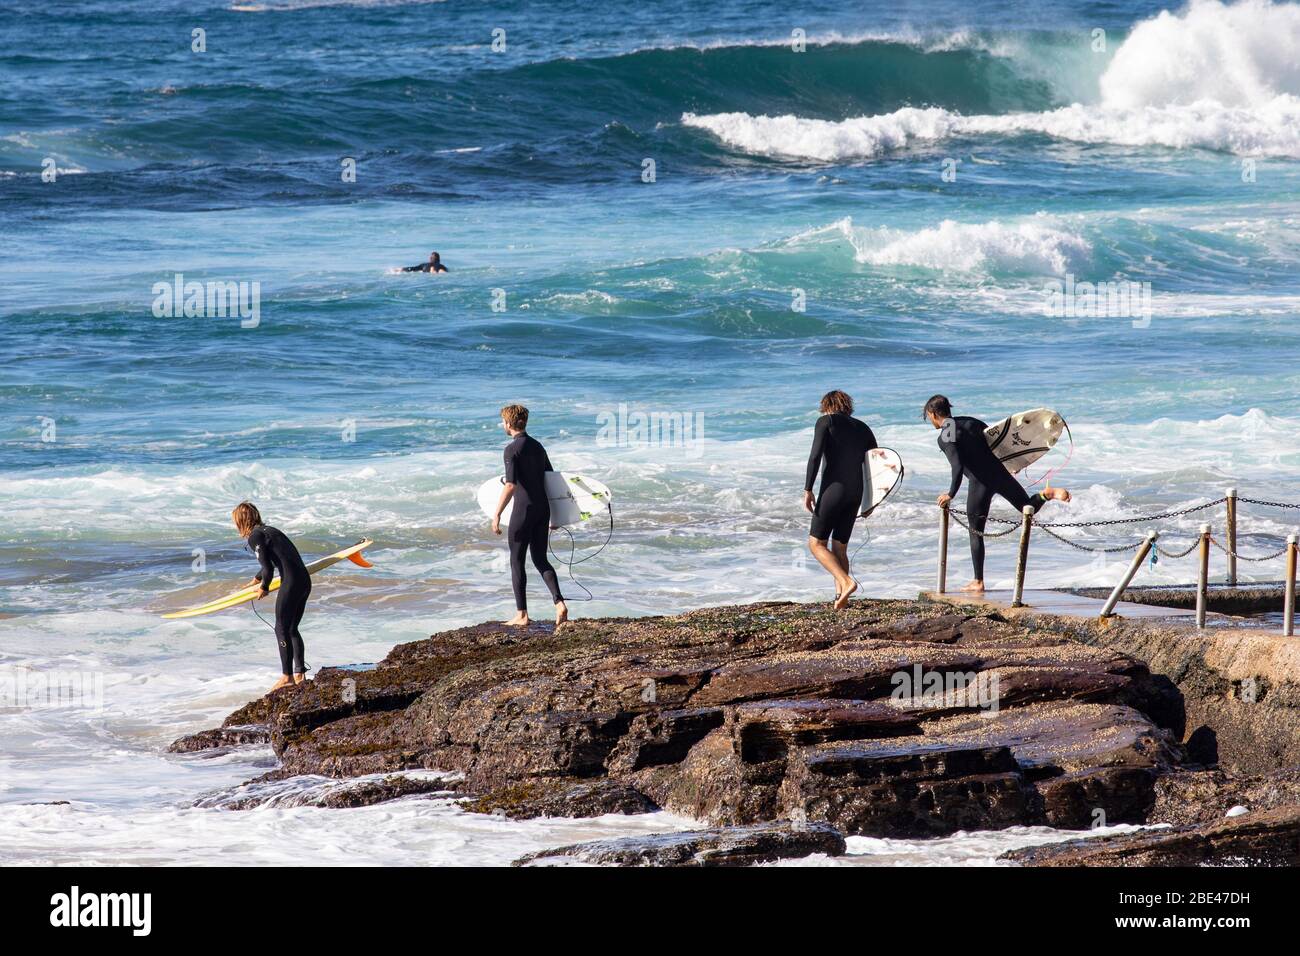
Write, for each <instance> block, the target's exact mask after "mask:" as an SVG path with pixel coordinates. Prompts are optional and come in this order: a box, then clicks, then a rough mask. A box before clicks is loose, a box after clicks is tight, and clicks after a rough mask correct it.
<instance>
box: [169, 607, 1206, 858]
mask: <svg viewBox="0 0 1300 956" xmlns="http://www.w3.org/2000/svg"><path fill="white" fill-rule="evenodd" d="M1185 714H1186V709H1185V701H1184V699H1183V695H1182V694H1181V693H1180V692H1179V690H1178V688H1177V687H1176V686H1175V685H1174V683H1172V682H1171V681H1170V680H1169V679H1168V678H1166V677H1163V676H1161V675H1158V674H1153V673H1152V672H1151V670H1150V669H1149V668H1148V666H1147V665H1146V664H1145V663H1143V662H1142V661H1141V660H1140V659H1138V657H1136V656H1130V655H1129V654H1126V653H1123V652H1121V651H1118V650H1116V649H1114V648H1111V647H1105V646H1100V645H1093V646H1090V645H1089V644H1087V643H1085V642H1083V641H1081V640H1080V639H1078V636H1077V635H1073V634H1066V633H1057V632H1055V631H1053V630H1051V629H1049V628H1044V627H1042V626H1039V625H1037V624H1035V623H1033V622H1022V621H1016V620H1008V619H1006V618H1004V617H1003V616H1002V615H1000V614H999V613H998V612H996V611H993V610H988V609H983V610H981V609H969V610H968V609H954V608H953V607H951V606H948V605H943V604H931V603H928V602H913V601H858V602H854V603H853V604H852V605H851V606H850V608H849V609H847V610H846V611H844V612H840V613H836V612H833V611H831V610H830V609H829V608H827V607H825V606H824V605H822V606H810V605H799V604H787V603H767V604H756V605H750V606H745V607H732V608H719V609H707V610H701V611H693V612H690V613H686V614H680V615H676V616H671V617H659V618H638V619H627V620H622V619H606V620H589V621H579V622H576V623H572V624H570V625H568V626H567V627H565V628H564V629H563V630H561V631H560V632H559V633H555V632H554V631H552V630H551V629H549V628H540V627H539V628H534V629H530V630H527V631H522V632H521V631H518V630H515V629H512V628H505V627H502V626H498V625H480V626H476V627H469V628H462V629H459V630H454V631H448V632H446V633H442V634H437V635H434V636H433V637H431V638H429V639H427V640H423V641H417V642H414V643H410V644H403V645H399V646H397V647H395V648H394V649H393V650H392V651H391V652H390V653H389V655H388V656H387V657H386V658H385V659H384V660H383V661H381V662H380V663H379V664H378V665H377V666H376V667H375V668H374V669H372V670H363V671H358V670H344V669H332V668H326V669H323V670H321V671H320V672H319V673H318V675H317V677H316V679H315V680H313V681H310V682H309V683H308V684H307V685H305V686H303V687H300V688H292V689H286V690H284V691H281V692H277V693H276V694H274V695H271V696H268V697H265V698H262V699H260V700H257V701H254V702H252V703H250V704H248V705H247V706H245V707H243V708H241V709H240V710H238V711H236V712H235V713H233V714H231V715H230V716H229V717H228V718H227V719H226V721H225V724H224V725H223V727H222V728H217V729H214V730H210V731H204V732H202V733H199V734H196V735H193V736H190V737H186V738H182V739H181V740H178V741H177V742H176V743H175V744H174V745H173V750H176V751H178V752H195V751H202V750H205V749H208V748H229V747H231V746H237V745H240V744H241V743H257V742H262V741H269V743H270V744H271V746H272V747H273V748H274V750H275V753H276V755H277V756H278V757H279V760H280V768H279V769H278V770H276V771H274V772H273V773H272V774H270V775H268V778H267V779H274V780H284V779H286V778H290V777H294V776H298V775H314V776H316V777H325V778H334V779H350V778H357V777H367V778H371V779H373V778H374V775H385V774H394V773H401V772H405V771H415V770H438V771H444V772H449V773H454V774H457V775H458V777H457V784H456V786H457V792H458V794H459V795H460V798H461V799H463V800H464V801H465V805H466V806H467V807H468V808H469V809H471V810H478V811H481V812H493V813H498V814H501V813H504V814H507V815H509V816H512V817H528V816H537V815H554V816H594V815H599V814H603V813H610V812H616V813H640V812H646V811H650V810H654V809H657V808H662V809H666V810H670V811H673V812H676V813H680V814H685V815H689V816H692V817H694V818H696V819H699V820H701V821H703V822H704V823H706V824H708V825H710V826H712V827H723V828H734V827H747V828H753V827H759V828H760V829H758V830H755V831H752V832H751V834H750V837H748V838H747V839H749V840H750V842H749V843H746V842H745V839H742V838H741V836H739V835H738V836H737V841H738V842H734V846H735V847H739V849H737V850H736V851H735V852H734V853H720V851H717V850H716V847H717V846H718V845H721V844H718V843H717V842H716V839H715V838H714V837H709V838H708V839H704V838H701V839H704V842H703V843H701V842H699V841H698V840H697V841H696V842H691V840H690V839H686V838H683V839H682V840H676V839H674V840H668V841H667V842H666V844H664V846H660V847H656V848H654V849H653V850H645V849H644V848H636V847H633V848H623V849H619V848H614V849H611V848H610V847H604V848H603V849H602V848H592V847H588V848H580V849H577V850H575V849H572V848H570V849H567V850H566V851H565V855H566V856H572V857H575V858H578V859H582V860H588V861H595V862H637V861H640V862H645V861H646V860H647V859H649V860H650V861H651V862H654V861H655V860H656V859H657V857H655V854H656V853H658V852H659V851H660V850H663V852H665V853H667V854H668V855H669V856H673V857H674V858H675V859H676V858H678V857H680V858H681V859H682V860H688V861H697V860H704V859H706V858H712V857H711V856H710V854H713V856H716V858H717V859H718V860H726V859H731V858H734V859H737V860H748V859H749V857H747V856H746V853H750V851H749V850H746V849H745V847H746V846H751V847H752V846H758V847H767V848H768V850H764V851H762V852H759V851H758V850H754V851H753V852H752V854H751V855H752V857H753V859H758V858H760V857H762V855H763V852H768V851H770V852H772V853H775V854H776V855H778V856H779V855H783V854H784V853H785V852H786V851H788V849H789V848H790V847H799V846H807V845H811V844H809V843H808V841H809V840H812V841H813V843H815V844H816V845H817V846H818V847H820V848H821V849H820V850H805V851H804V852H832V850H833V848H834V845H833V841H832V843H831V844H827V843H826V842H825V833H826V831H827V829H830V830H833V831H835V832H837V833H839V834H848V835H868V836H887V837H930V836H941V835H945V834H950V833H953V832H955V831H957V830H962V829H965V830H971V829H999V828H1004V827H1008V826H1015V825H1029V824H1042V825H1048V826H1054V827H1059V828H1065V829H1078V828H1086V827H1089V826H1093V825H1095V824H1096V823H1099V822H1104V823H1107V824H1116V823H1145V822H1148V821H1149V820H1151V818H1152V813H1153V810H1154V809H1155V808H1156V806H1157V802H1158V800H1159V799H1160V794H1161V792H1162V790H1161V787H1162V785H1163V784H1162V782H1163V781H1165V780H1168V779H1170V778H1171V776H1180V775H1181V772H1180V771H1179V767H1180V764H1181V763H1182V762H1183V760H1184V752H1183V748H1182V747H1181V746H1180V743H1179V742H1180V741H1181V740H1182V739H1183V738H1184V735H1185V732H1186V730H1187V728H1186V718H1185ZM263 745H265V744H264V743H263ZM253 792H256V791H255V790H253V791H249V790H245V792H244V797H247V796H249V794H250V793H253ZM372 792H373V793H374V794H375V795H376V797H375V798H376V799H386V798H388V796H401V795H403V794H404V793H407V792H409V790H407V789H404V788H402V787H400V786H397V785H395V784H389V785H385V786H374V787H370V788H367V789H362V790H358V791H355V792H353V793H351V794H349V797H348V800H347V802H346V803H344V804H341V805H356V804H357V802H358V801H361V800H362V799H363V797H364V795H365V794H368V793H372ZM231 805H237V806H246V805H248V804H247V800H246V799H245V800H243V801H241V802H236V803H234V804H231ZM790 822H793V824H794V829H793V830H792V831H791V830H789V828H788V827H785V828H782V826H780V825H781V824H789V823H790ZM767 825H777V826H776V827H775V828H774V829H773V828H772V827H769V828H768V829H762V828H763V827H764V826H767ZM737 833H738V834H739V833H740V831H737ZM790 833H793V834H794V836H789V834H790ZM722 839H723V843H724V844H726V840H725V838H722ZM709 840H714V842H713V843H710V842H709ZM801 840H802V841H803V842H802V843H801V842H800V841H801ZM817 841H821V842H817ZM727 845H732V844H727ZM710 846H712V847H714V850H709V847H710ZM665 847H666V849H665ZM782 848H785V850H783V849H782ZM706 851H707V852H706ZM601 854H604V855H603V856H602V855H601ZM764 858H775V857H764ZM540 859H541V858H538V859H532V860H529V861H528V862H532V863H536V862H540ZM659 862H663V860H660V861H659ZM1026 862H1029V861H1026ZM688 865H700V864H699V863H698V862H690V863H689V864H688Z"/></svg>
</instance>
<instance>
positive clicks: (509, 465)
mask: <svg viewBox="0 0 1300 956" xmlns="http://www.w3.org/2000/svg"><path fill="white" fill-rule="evenodd" d="M504 458H505V466H506V476H505V483H504V484H503V485H502V486H501V495H500V496H499V497H498V498H497V510H496V511H495V512H494V513H493V515H492V533H493V534H500V533H501V512H503V511H505V510H506V505H508V504H509V503H510V499H511V498H513V497H514V496H515V446H514V443H513V442H512V443H511V444H509V445H507V446H506V450H505V455H504Z"/></svg>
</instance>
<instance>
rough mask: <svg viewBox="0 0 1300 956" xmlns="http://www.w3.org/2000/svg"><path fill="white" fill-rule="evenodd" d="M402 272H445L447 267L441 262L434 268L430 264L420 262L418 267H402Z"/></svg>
mask: <svg viewBox="0 0 1300 956" xmlns="http://www.w3.org/2000/svg"><path fill="white" fill-rule="evenodd" d="M402 271H403V272H446V271H447V267H446V266H444V265H443V264H442V263H441V262H440V263H438V264H437V265H436V266H435V265H433V263H430V262H421V263H420V264H419V265H418V266H402Z"/></svg>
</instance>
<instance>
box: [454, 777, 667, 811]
mask: <svg viewBox="0 0 1300 956" xmlns="http://www.w3.org/2000/svg"><path fill="white" fill-rule="evenodd" d="M465 809H467V810H470V811H472V812H474V813H491V814H499V815H502V816H507V817H510V818H511V819H512V820H529V819H532V818H534V817H599V816H603V815H605V814H607V813H620V814H636V813H653V812H654V811H655V810H658V809H659V808H658V807H656V806H655V805H654V803H653V802H652V801H651V800H650V798H648V797H647V796H646V795H645V794H643V793H641V792H640V791H639V790H635V789H633V788H632V787H629V786H626V785H623V784H618V783H614V782H613V781H610V780H598V781H596V782H594V783H580V782H574V781H562V780H555V781H531V782H528V783H520V784H515V785H513V786H509V787H502V788H501V789H499V790H494V791H492V792H491V793H488V794H485V795H483V796H482V797H479V798H478V799H477V800H473V801H471V802H470V803H468V804H466V805H465Z"/></svg>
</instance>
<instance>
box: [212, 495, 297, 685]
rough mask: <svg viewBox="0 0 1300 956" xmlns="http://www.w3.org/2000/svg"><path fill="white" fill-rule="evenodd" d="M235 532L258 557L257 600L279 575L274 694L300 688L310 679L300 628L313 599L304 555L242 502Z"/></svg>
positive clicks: (255, 580)
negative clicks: (277, 670)
mask: <svg viewBox="0 0 1300 956" xmlns="http://www.w3.org/2000/svg"><path fill="white" fill-rule="evenodd" d="M230 514H231V517H232V518H233V519H234V521H235V530H236V531H238V532H239V536H240V537H241V538H244V539H245V540H246V541H247V542H248V548H249V550H250V551H252V552H253V554H254V555H255V556H256V557H257V561H258V564H260V565H261V568H260V569H259V570H258V572H257V574H255V575H254V576H253V580H252V581H250V582H249V586H252V585H254V584H259V585H261V592H260V593H259V594H258V595H257V598H256V600H259V601H260V600H261V599H262V598H264V597H266V595H267V594H268V593H269V592H270V590H271V579H272V578H274V577H275V573H276V572H277V571H278V572H279V573H280V589H279V591H278V592H277V593H276V598H275V639H276V642H277V643H278V644H279V645H280V679H279V680H278V681H276V684H275V686H274V687H272V688H271V690H272V691H277V690H279V689H280V688H281V687H287V686H288V685H289V684H291V683H293V684H301V683H302V682H303V681H304V680H306V679H307V665H306V663H305V662H304V661H303V643H302V634H301V633H299V631H298V625H299V624H301V623H302V616H303V614H304V613H305V612H306V610H307V598H308V597H310V596H311V575H310V574H309V573H308V571H307V566H306V565H305V564H303V562H302V555H300V554H299V553H298V549H297V548H296V547H295V546H294V543H293V542H292V541H290V540H289V537H288V535H286V534H285V533H284V532H283V531H280V530H279V529H278V528H272V527H271V526H270V525H267V524H265V523H263V521H262V515H261V513H260V512H258V510H257V506H256V505H253V504H251V503H250V502H247V501H245V502H241V503H240V504H239V505H237V506H236V507H235V510H234V511H232V512H231V513H230Z"/></svg>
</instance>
